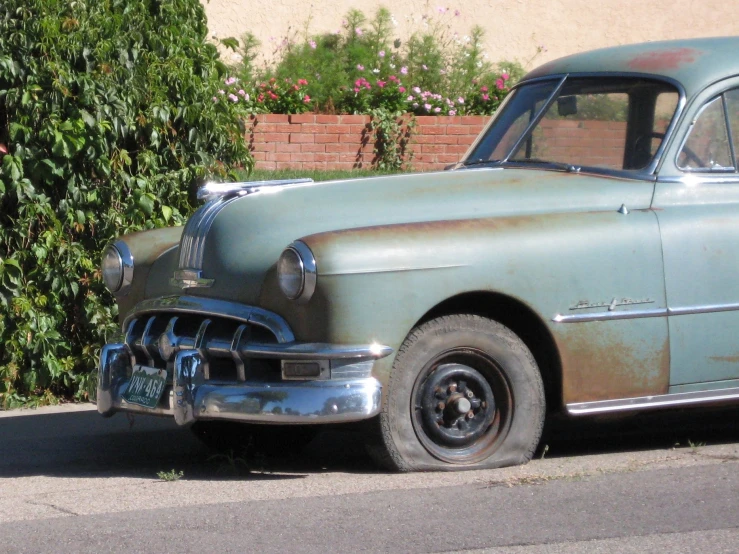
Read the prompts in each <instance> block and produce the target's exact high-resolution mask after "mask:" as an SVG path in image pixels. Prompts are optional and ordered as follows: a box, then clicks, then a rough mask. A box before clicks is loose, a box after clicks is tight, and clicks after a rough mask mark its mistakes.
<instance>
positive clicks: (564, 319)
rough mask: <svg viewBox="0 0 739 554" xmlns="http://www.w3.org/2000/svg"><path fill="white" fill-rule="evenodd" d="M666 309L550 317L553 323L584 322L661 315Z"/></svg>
mask: <svg viewBox="0 0 739 554" xmlns="http://www.w3.org/2000/svg"><path fill="white" fill-rule="evenodd" d="M666 315H667V309H664V308H663V309H658V310H631V311H628V312H616V311H610V312H596V313H591V314H573V315H562V314H557V315H555V316H554V317H553V318H552V321H553V322H554V323H584V322H586V321H606V320H612V319H639V318H642V317H663V316H666Z"/></svg>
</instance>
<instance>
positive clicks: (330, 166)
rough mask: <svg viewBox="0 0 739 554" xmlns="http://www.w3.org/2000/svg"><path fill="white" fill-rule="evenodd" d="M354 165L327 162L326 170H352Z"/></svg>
mask: <svg viewBox="0 0 739 554" xmlns="http://www.w3.org/2000/svg"><path fill="white" fill-rule="evenodd" d="M353 168H354V164H352V163H346V162H328V163H326V169H353Z"/></svg>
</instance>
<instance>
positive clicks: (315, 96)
mask: <svg viewBox="0 0 739 554" xmlns="http://www.w3.org/2000/svg"><path fill="white" fill-rule="evenodd" d="M456 13H457V14H458V12H456ZM454 17H455V12H452V11H450V10H447V9H445V8H437V12H436V13H434V14H424V15H423V16H422V18H421V20H422V22H423V25H422V26H421V28H420V29H419V30H417V31H416V32H414V33H412V34H411V36H410V37H409V38H408V39H407V40H401V38H397V37H395V36H394V33H395V26H394V23H395V21H394V19H393V16H392V15H391V13H390V12H389V11H388V10H387V9H385V8H380V9H379V10H378V11H377V12H376V14H375V16H374V17H373V18H372V19H367V17H366V16H365V15H364V14H363V13H362V12H360V11H358V10H351V11H350V12H349V13H348V14H347V15H346V17H345V19H344V21H343V24H342V28H341V29H339V30H337V31H336V32H334V33H325V34H321V35H309V34H308V32H307V30H306V31H304V32H303V33H302V34H301V33H300V32H293V33H291V34H290V33H289V34H288V36H286V37H284V38H283V39H282V41H281V42H280V43H279V45H278V46H277V48H276V52H275V53H276V55H277V61H276V63H275V64H274V65H273V66H265V67H263V68H259V67H256V66H255V63H254V61H255V59H256V55H255V51H256V48H257V46H258V42H257V41H256V39H255V38H254V35H253V34H251V33H248V32H247V33H245V34H244V38H243V46H242V47H241V49H240V51H239V54H240V58H241V60H242V62H241V63H240V64H238V65H237V66H235V67H233V68H232V70H233V73H234V78H235V79H238V82H239V83H240V86H241V87H242V88H243V90H244V91H245V95H244V96H243V97H242V99H240V100H239V101H241V102H242V103H243V104H244V105H245V106H246V108H247V109H249V110H251V111H252V112H270V111H271V112H273V113H296V112H300V111H306V110H308V109H310V110H312V111H317V112H326V113H362V114H365V113H369V112H370V111H371V110H376V109H383V110H385V111H387V112H393V113H394V112H397V111H401V112H404V113H415V114H419V115H429V114H431V115H434V114H439V115H464V114H491V113H493V112H494V111H495V110H496V109H497V107H498V105H499V104H500V102H501V101H502V99H503V98H504V97H505V95H506V94H507V93H508V91H509V90H510V86H511V85H512V84H513V83H514V82H515V81H516V79H517V78H520V77H521V76H522V75H523V68H522V67H521V65H520V64H517V63H511V62H507V63H501V64H497V65H493V64H492V63H490V62H488V61H487V55H486V54H485V53H484V52H483V49H482V39H483V31H482V29H481V28H480V27H475V28H473V29H472V30H471V32H470V34H469V36H459V35H458V34H457V33H454V32H453V31H452V25H451V20H453V19H454ZM307 28H308V24H307V23H306V25H305V26H304V29H307ZM222 42H223V44H224V45H226V46H229V47H232V48H234V49H237V48H238V41H235V40H234V39H225V40H224V41H222ZM298 82H302V83H304V85H303V88H301V90H300V93H301V95H302V96H301V97H300V100H301V101H299V102H295V101H291V102H282V101H281V98H282V94H283V91H285V92H288V93H289V92H290V89H291V87H293V86H294V83H298ZM265 83H270V87H276V86H279V88H280V90H272V93H273V95H274V97H272V96H269V95H263V94H260V89H262V90H261V91H262V92H263V89H264V88H265V87H266V86H267V85H266V84H265ZM306 97H307V100H306ZM292 110H295V111H292Z"/></svg>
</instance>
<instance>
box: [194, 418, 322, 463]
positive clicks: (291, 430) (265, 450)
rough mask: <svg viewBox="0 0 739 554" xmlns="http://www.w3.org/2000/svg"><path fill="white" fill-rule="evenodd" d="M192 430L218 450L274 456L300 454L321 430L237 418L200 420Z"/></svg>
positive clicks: (208, 444)
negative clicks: (239, 421) (265, 423)
mask: <svg viewBox="0 0 739 554" xmlns="http://www.w3.org/2000/svg"><path fill="white" fill-rule="evenodd" d="M190 430H191V431H192V433H193V434H194V435H195V436H196V437H197V438H198V439H200V441H201V442H203V444H205V445H206V446H207V447H208V448H210V449H212V450H215V451H216V452H220V453H223V454H238V455H242V454H243V455H246V456H260V455H263V456H268V457H270V458H290V457H293V456H297V455H298V454H300V453H301V452H302V450H303V449H304V448H305V447H306V446H307V445H308V443H310V442H311V441H312V440H313V438H314V437H315V436H316V433H317V431H318V430H317V429H316V428H315V427H311V426H307V425H300V426H294V425H252V424H248V423H238V422H235V421H196V422H195V423H193V424H192V426H191V427H190Z"/></svg>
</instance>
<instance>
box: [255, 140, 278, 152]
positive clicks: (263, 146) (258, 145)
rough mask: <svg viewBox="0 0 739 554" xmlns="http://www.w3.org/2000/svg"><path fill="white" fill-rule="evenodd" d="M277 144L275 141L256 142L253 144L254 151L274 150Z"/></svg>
mask: <svg viewBox="0 0 739 554" xmlns="http://www.w3.org/2000/svg"><path fill="white" fill-rule="evenodd" d="M275 148H277V145H276V144H275V143H274V142H255V143H254V144H252V145H251V149H252V150H253V151H254V152H274V151H275Z"/></svg>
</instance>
